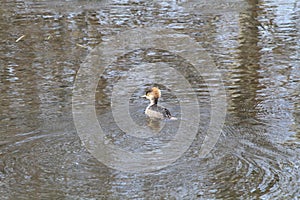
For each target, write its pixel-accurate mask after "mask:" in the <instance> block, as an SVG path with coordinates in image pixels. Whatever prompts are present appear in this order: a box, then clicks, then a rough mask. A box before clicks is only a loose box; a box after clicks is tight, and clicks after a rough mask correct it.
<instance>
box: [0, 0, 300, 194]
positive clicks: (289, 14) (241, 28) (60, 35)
mask: <svg viewBox="0 0 300 200" xmlns="http://www.w3.org/2000/svg"><path fill="white" fill-rule="evenodd" d="M241 4H243V6H240V5H241ZM244 4H245V2H239V1H231V2H230V3H228V4H224V3H220V2H219V1H217V0H216V1H211V2H206V4H205V5H204V4H202V3H197V4H195V5H194V6H190V5H189V4H188V3H186V2H177V1H171V0H170V1H163V2H156V3H155V2H152V1H114V3H112V4H109V3H107V2H105V1H103V2H102V1H72V2H70V1H59V2H55V1H54V2H53V1H40V2H35V1H14V0H6V1H4V2H2V3H1V4H0V13H1V15H0V27H1V29H0V58H1V59H0V91H1V98H0V127H1V129H0V180H1V181H0V185H1V187H0V193H1V194H2V198H4V199H16V198H19V197H20V196H22V197H23V198H25V199H32V198H37V199H40V198H49V199H54V198H56V199H61V198H69V199H77V198H87V199H91V198H96V199H100V198H104V199H106V198H108V199H115V198H116V199H119V198H125V199H126V198H132V199H138V198H146V199H148V198H149V199H150V198H153V195H156V196H159V197H160V198H166V199H172V198H176V197H180V198H181V199H201V198H202V199H207V198H211V199H227V198H228V199H236V198H243V199H259V198H261V199H293V198H294V199H296V198H297V197H299V195H300V193H299V189H298V183H299V165H300V163H299V155H300V154H299V144H300V127H299V124H300V106H299V105H300V103H299V95H300V94H299V91H300V86H299V85H300V84H299V81H300V70H299V69H300V63H299V48H298V47H299V45H300V39H299V38H300V33H299V30H300V29H299V24H300V23H299V21H300V18H299V12H300V5H299V3H298V2H297V1H293V0H289V1H283V0H282V1H253V0H249V1H247V3H246V4H245V5H244ZM211 8H215V9H211ZM145 26H147V27H166V28H170V29H174V30H177V31H179V32H180V33H184V34H188V35H189V36H190V37H192V38H194V39H195V40H196V41H197V42H198V43H199V44H200V45H202V46H203V47H204V48H205V49H206V50H207V52H209V53H210V55H211V56H212V59H213V60H214V61H215V63H216V65H217V67H218V68H219V69H220V71H221V73H222V76H223V80H224V84H225V87H226V92H227V102H228V112H227V118H226V122H225V126H224V129H223V131H222V137H221V138H220V139H219V142H218V144H217V145H216V147H215V148H214V149H213V151H212V152H211V153H210V154H209V155H208V156H207V157H206V158H202V159H200V158H199V156H198V153H199V148H200V147H201V144H202V142H203V139H204V137H205V134H204V133H205V132H206V131H207V128H208V124H209V120H210V96H209V92H208V90H207V85H206V83H205V82H204V80H203V79H202V78H201V76H200V75H199V76H197V75H195V72H194V71H193V68H192V67H191V66H190V65H189V64H188V63H185V61H184V59H181V58H178V57H177V56H175V55H174V54H172V53H170V52H166V51H163V50H155V49H137V50H136V51H133V52H131V53H129V54H128V55H124V56H123V57H121V58H116V62H114V63H112V64H111V65H110V66H109V67H107V69H106V71H105V73H104V74H103V76H102V77H101V78H100V81H99V83H98V87H97V91H96V109H97V116H98V120H99V122H100V123H101V124H102V125H103V126H104V129H105V130H106V133H107V135H106V136H107V138H106V139H107V141H106V142H107V143H112V144H116V145H119V146H121V147H123V148H125V149H126V148H127V149H128V150H134V151H139V150H142V149H143V148H145V149H146V148H154V146H155V145H153V144H156V142H157V144H158V142H159V141H158V140H156V139H155V137H156V135H154V136H155V137H154V136H153V137H154V139H153V138H151V139H149V138H147V139H148V140H147V142H148V143H146V144H145V145H144V146H139V144H140V143H139V142H140V141H139V140H138V139H137V140H131V139H130V138H131V137H130V136H128V135H126V134H125V133H122V132H121V131H119V127H118V126H117V125H116V123H115V121H114V118H113V115H112V112H111V108H110V104H111V99H110V96H111V95H112V88H113V85H114V83H115V82H116V81H118V80H120V79H124V80H127V78H128V80H133V81H134V80H139V79H138V78H139V77H140V76H139V75H138V74H139V73H140V74H147V73H148V74H150V75H151V74H154V75H155V74H157V73H161V72H160V71H159V70H158V69H157V67H156V65H155V63H156V64H161V65H163V64H166V65H168V66H171V67H172V68H174V69H175V70H176V71H179V72H180V73H181V74H183V75H184V77H189V78H188V79H189V81H190V83H192V86H193V89H194V90H193V92H194V91H196V92H197V97H198V101H199V102H198V103H199V107H200V108H199V109H200V113H201V119H202V120H201V122H200V124H199V133H198V135H197V137H196V138H195V139H194V142H193V144H192V145H191V147H190V148H189V150H188V151H187V152H185V154H184V155H183V156H182V157H180V158H179V159H178V160H177V161H176V162H174V163H173V164H172V165H171V166H169V167H167V168H164V169H162V170H159V171H154V172H148V173H139V174H131V173H124V172H119V171H116V170H113V169H110V168H107V167H106V166H105V165H104V164H102V163H100V162H99V161H97V160H96V159H95V158H93V157H92V156H91V155H90V154H89V153H88V152H87V150H86V149H85V147H84V146H83V145H82V143H81V142H80V139H79V137H78V136H77V133H76V129H75V126H74V124H73V119H72V105H71V104H72V103H71V99H72V89H73V83H74V80H75V78H76V73H77V71H78V69H79V66H80V64H81V63H82V62H84V59H85V57H86V55H87V54H88V53H89V52H90V49H92V48H94V47H96V46H97V45H98V44H100V43H101V42H102V41H106V40H107V39H108V38H109V37H110V36H111V35H114V34H117V33H119V32H120V31H125V30H128V29H132V28H137V27H145ZM22 35H25V36H24V38H22V39H21V40H20V41H18V42H16V40H17V39H18V38H19V37H20V36H22ZM132 66H134V67H135V69H141V70H140V72H138V71H136V72H135V73H131V71H130V70H131V69H132ZM151 66H154V67H152V68H151ZM143 67H148V68H147V69H148V70H147V72H145V73H143V70H142V69H143ZM132 74H135V77H134V76H132ZM162 74H163V76H162V77H164V78H165V80H164V79H162V80H160V81H159V83H158V82H157V83H156V84H161V85H160V86H161V88H162V90H163V92H164V93H163V99H162V101H161V103H162V104H163V105H164V106H167V107H168V108H169V109H170V110H171V112H172V113H174V115H175V116H177V117H179V118H180V106H179V100H178V99H177V97H176V94H177V93H184V94H187V96H188V94H189V91H184V90H177V91H174V90H171V89H170V87H169V85H172V84H173V85H174V84H176V81H172V79H169V78H168V74H167V73H166V72H163V73H162ZM211 77H212V79H213V78H214V74H211ZM139 81H140V82H138V83H139V84H140V85H141V87H139V88H136V90H135V92H134V93H133V94H132V95H131V98H130V102H129V111H130V116H131V118H132V119H133V120H134V121H135V122H136V124H138V125H139V126H144V127H150V129H152V131H153V133H158V134H157V135H158V136H159V137H161V138H162V141H168V140H170V139H171V138H172V136H173V135H172V133H174V132H176V129H177V128H178V124H177V122H172V123H168V122H157V121H151V120H149V119H147V118H145V117H144V114H143V111H144V109H145V107H146V106H147V103H148V102H146V101H144V100H143V99H140V98H139V96H140V95H142V94H143V93H144V89H145V88H146V87H148V86H150V85H152V84H154V83H153V82H147V80H139ZM163 81H164V82H163ZM168 84H169V85H168ZM120 95H121V94H120ZM160 130H161V132H160Z"/></svg>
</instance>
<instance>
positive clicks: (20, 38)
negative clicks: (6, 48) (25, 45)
mask: <svg viewBox="0 0 300 200" xmlns="http://www.w3.org/2000/svg"><path fill="white" fill-rule="evenodd" d="M24 37H25V35H22V36H21V37H19V38H18V39H16V42H19V41H20V40H22V39H23V38H24Z"/></svg>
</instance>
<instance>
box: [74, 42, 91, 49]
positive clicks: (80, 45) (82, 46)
mask: <svg viewBox="0 0 300 200" xmlns="http://www.w3.org/2000/svg"><path fill="white" fill-rule="evenodd" d="M76 46H79V47H81V48H85V49H88V48H89V47H87V46H84V45H82V44H78V43H77V44H76Z"/></svg>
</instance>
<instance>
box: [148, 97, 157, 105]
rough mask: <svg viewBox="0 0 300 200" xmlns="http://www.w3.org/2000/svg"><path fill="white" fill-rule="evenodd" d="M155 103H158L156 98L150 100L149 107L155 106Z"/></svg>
mask: <svg viewBox="0 0 300 200" xmlns="http://www.w3.org/2000/svg"><path fill="white" fill-rule="evenodd" d="M157 103H158V98H153V99H151V100H150V104H151V105H157Z"/></svg>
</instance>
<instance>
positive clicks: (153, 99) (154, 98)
mask: <svg viewBox="0 0 300 200" xmlns="http://www.w3.org/2000/svg"><path fill="white" fill-rule="evenodd" d="M142 97H145V98H147V99H149V100H150V104H149V105H148V107H147V108H146V110H145V113H146V115H148V116H149V117H150V118H159V119H176V118H175V117H172V116H171V113H170V111H169V110H168V109H166V108H164V107H162V106H159V105H157V103H158V98H159V97H161V92H160V89H158V88H157V87H153V88H151V89H150V90H148V91H146V95H143V96H142Z"/></svg>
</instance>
